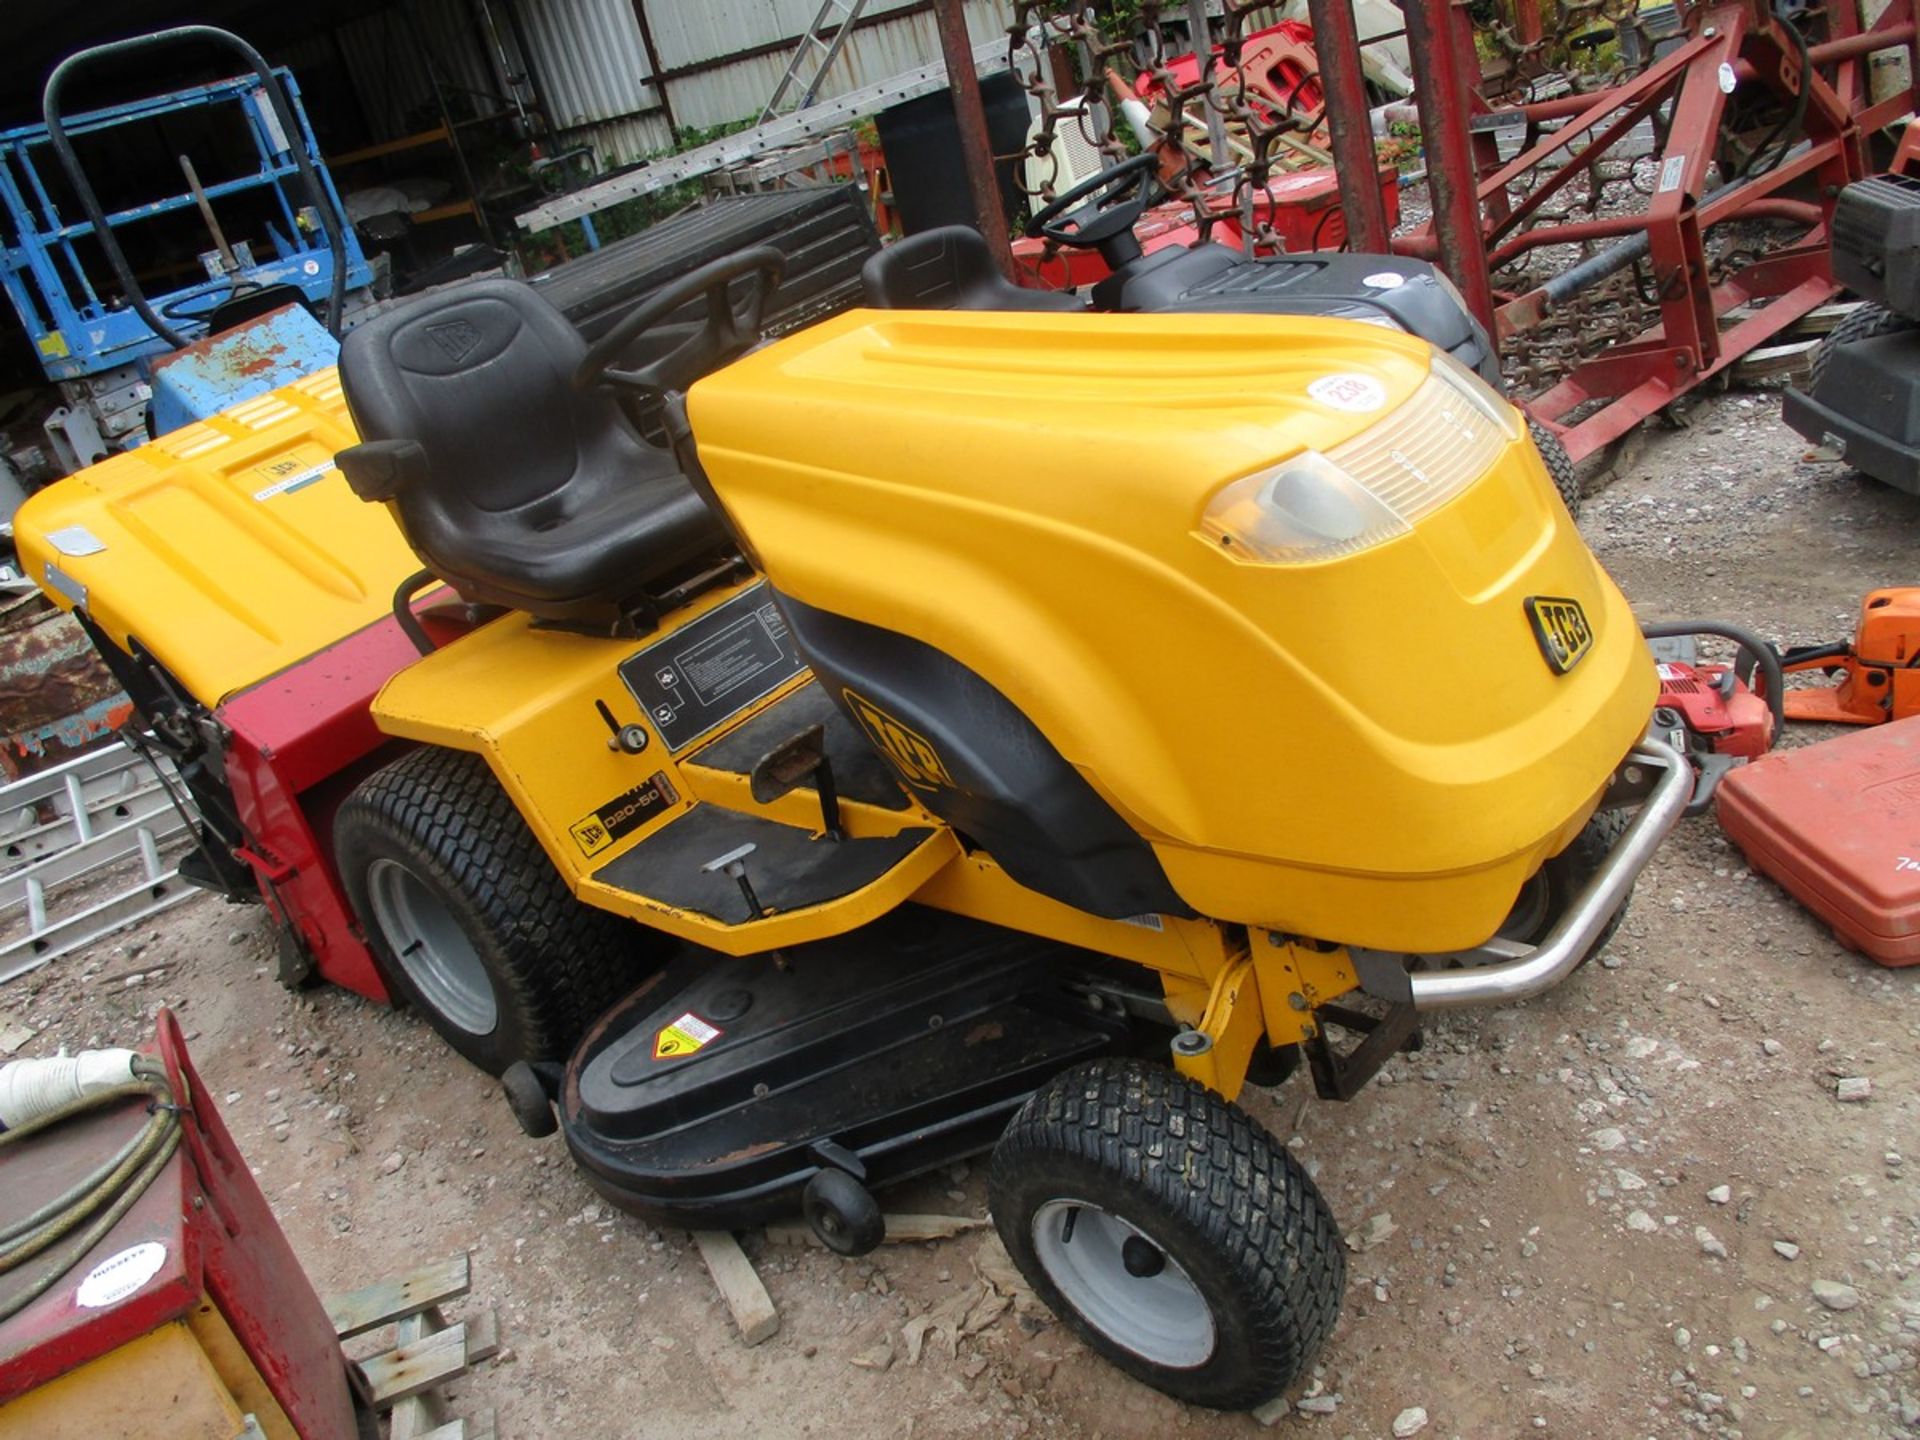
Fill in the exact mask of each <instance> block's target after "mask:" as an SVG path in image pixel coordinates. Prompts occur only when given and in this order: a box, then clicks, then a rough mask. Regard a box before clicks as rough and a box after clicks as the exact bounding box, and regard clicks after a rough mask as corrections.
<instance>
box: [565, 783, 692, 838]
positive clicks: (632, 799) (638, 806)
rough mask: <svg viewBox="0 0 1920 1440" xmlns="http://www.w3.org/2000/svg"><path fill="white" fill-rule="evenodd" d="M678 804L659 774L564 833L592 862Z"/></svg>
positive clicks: (671, 789) (608, 802)
mask: <svg viewBox="0 0 1920 1440" xmlns="http://www.w3.org/2000/svg"><path fill="white" fill-rule="evenodd" d="M679 803H680V792H679V791H677V790H675V789H674V788H673V782H672V781H671V780H669V779H667V772H666V771H664V770H661V771H658V772H656V773H655V774H654V776H653V778H652V779H650V780H647V781H646V782H645V783H643V784H640V785H636V786H634V787H633V789H631V790H626V791H622V792H621V793H620V794H618V795H616V796H614V797H613V799H611V800H609V801H607V803H606V804H604V805H602V806H601V807H600V808H599V809H598V810H595V811H594V812H593V813H592V814H591V815H589V816H587V817H586V818H585V819H584V820H578V821H575V822H574V824H573V825H572V826H571V827H570V828H569V829H568V831H567V833H568V834H570V835H572V836H573V843H574V844H576V845H578V846H579V847H580V853H581V854H582V855H585V856H587V857H588V858H589V859H591V858H592V857H593V856H595V855H598V854H599V853H600V852H601V851H602V850H604V849H606V848H607V847H608V846H609V845H611V844H613V842H614V841H616V840H618V839H620V838H621V837H622V836H625V835H631V834H632V833H633V832H634V831H635V830H638V829H639V828H640V827H641V826H642V825H644V824H646V823H647V822H648V821H649V820H651V819H652V818H653V817H654V816H656V815H658V814H661V813H662V812H664V811H667V810H670V809H672V808H673V807H674V806H675V805H677V804H679Z"/></svg>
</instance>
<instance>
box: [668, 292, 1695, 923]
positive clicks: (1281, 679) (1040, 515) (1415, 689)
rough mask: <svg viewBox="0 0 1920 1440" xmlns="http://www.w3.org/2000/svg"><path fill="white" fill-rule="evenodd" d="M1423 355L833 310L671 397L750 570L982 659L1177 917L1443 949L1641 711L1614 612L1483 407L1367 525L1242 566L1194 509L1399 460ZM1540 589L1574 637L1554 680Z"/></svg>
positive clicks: (1546, 491) (1214, 322)
mask: <svg viewBox="0 0 1920 1440" xmlns="http://www.w3.org/2000/svg"><path fill="white" fill-rule="evenodd" d="M1436 363H1444V362H1436V361H1435V359H1434V356H1433V352H1432V351H1431V350H1430V348H1429V347H1428V346H1427V345H1426V344H1425V343H1424V342H1422V341H1420V340H1417V339H1414V338H1412V337H1409V336H1405V335H1400V334H1397V333H1394V332H1390V331H1386V330H1383V329H1381V328H1378V327H1373V326H1366V325H1360V324H1355V323H1352V322H1347V321H1337V320H1321V319H1308V318H1294V317H1267V316H1233V315H1193V316H1178V315H1152V316H1127V315H1070V316H1062V315H1035V314H998V313H996V314H965V313H950V312H940V313H915V312H860V311H856V312H851V313H849V314H845V315H842V316H840V317H838V318H836V319H833V320H830V321H827V322H825V323H823V324H821V325H818V326H816V327H814V328H812V329H810V330H807V331H804V332H801V333H800V334H798V335H795V336H791V337H789V338H787V339H784V340H782V341H779V342H777V343H775V344H773V345H770V346H767V347H765V348H764V349H762V350H760V351H758V352H756V353H755V354H752V355H750V356H748V357H747V358H745V359H743V360H741V361H739V362H737V363H736V364H734V365H732V366H730V367H729V368H727V369H726V370H723V371H721V372H719V373H717V374H715V375H712V376H709V377H708V378H706V379H704V380H702V381H701V382H699V383H698V384H697V385H696V386H695V387H694V388H693V391H692V393H691V395H690V398H689V410H690V415H691V418H692V423H693V430H694V434H695V436H696V437H697V440H698V444H699V450H700V455H701V459H702V462H703V464H704V466H705V468H706V470H707V473H708V475H709V476H710V477H711V479H712V482H713V485H714V488H715V489H716V491H717V492H718V494H719V496H720V498H721V501H722V502H723V504H724V505H725V506H726V508H727V509H728V511H729V512H730V513H731V515H732V516H733V518H734V520H735V522H736V523H737V525H738V526H739V527H740V529H741V530H742V531H743V532H744V533H745V534H746V536H747V537H748V539H749V541H750V542H751V544H752V545H753V546H754V548H755V550H756V552H757V554H758V557H759V560H760V561H761V563H762V565H763V567H764V569H765V570H766V573H767V574H768V576H769V578H770V579H771V580H772V582H773V584H774V585H775V587H776V588H777V589H778V590H779V591H780V592H782V593H783V594H786V595H789V596H792V597H793V598H795V599H797V600H800V601H802V602H804V603H805V604H807V605H810V606H813V607H815V608H817V609H820V610H825V611H828V612H831V613H833V614H836V615H841V616H846V617H849V618H852V619H856V620H861V621H865V622H867V623H869V624H873V625H879V626H884V627H887V628H889V629H892V630H895V631H898V632H901V633H903V634H906V635H908V636H911V637H912V638H914V639H917V640H919V641H922V642H924V643H926V644H928V645H931V646H933V647H935V648H936V649H938V650H940V651H942V652H944V653H945V654H946V655H948V656H950V657H952V658H953V659H955V660H958V661H959V662H961V663H962V664H964V665H966V666H968V667H969V668H971V669H972V670H974V671H976V672H977V673H978V674H980V675H981V676H983V677H985V678H986V679H987V680H988V681H990V682H991V683H992V684H993V685H994V686H995V687H997V688H998V689H999V690H1000V691H1001V692H1002V693H1003V694H1005V695H1006V696H1007V697H1008V698H1009V699H1011V700H1012V701H1013V702H1014V703H1015V704H1016V705H1018V706H1019V707H1020V709H1021V710H1022V711H1024V712H1025V714H1026V715H1027V716H1028V717H1029V718H1030V719H1032V720H1033V721H1034V723H1035V724H1037V725H1038V726H1039V727H1040V729H1041V730H1042V731H1043V732H1044V733H1045V735H1046V736H1047V737H1048V739H1049V740H1050V741H1051V742H1052V743H1053V745H1054V746H1055V747H1056V748H1057V749H1058V750H1059V751H1060V752H1061V754H1063V755H1064V756H1065V757H1066V758H1067V759H1068V760H1069V761H1070V762H1071V763H1073V764H1074V765H1075V766H1076V767H1078V768H1079V769H1080V771H1081V772H1082V773H1083V774H1084V775H1085V776H1086V777H1087V779H1088V780H1089V781H1090V782H1091V783H1092V784H1093V785H1094V786H1095V788H1096V789H1097V790H1099V791H1100V792H1101V793H1102V794H1103V795H1104V796H1105V797H1106V798H1107V799H1108V800H1109V802H1110V803H1111V804H1113V806H1114V807H1115V808H1116V809H1117V810H1118V811H1119V812H1120V813H1121V814H1122V815H1123V816H1124V817H1126V818H1127V819H1128V820H1129V821H1130V822H1131V823H1132V824H1133V825H1134V826H1135V827H1136V828H1137V829H1139V830H1140V831H1141V832H1142V833H1143V834H1145V835H1146V836H1147V837H1148V839H1149V840H1150V841H1151V842H1152V843H1153V844H1154V847H1155V849H1156V851H1157V853H1158V854H1159V856H1160V859H1161V862H1162V864H1163V865H1164V866H1165V868H1166V871H1167V874H1168V876H1169V878H1170V879H1171V880H1172V881H1173V883H1174V886H1175V888H1176V889H1178V890H1179V891H1180V892H1181V894H1182V896H1183V898H1185V899H1186V900H1187V901H1188V903H1189V904H1191V905H1193V906H1194V908H1195V909H1197V910H1199V911H1200V912H1201V913H1203V914H1207V915H1212V916H1215V917H1217V918H1220V919H1228V920H1239V921H1243V922H1246V923H1250V924H1261V925H1268V926H1274V927H1279V928H1284V929H1288V930H1294V931H1299V932H1302V933H1307V934H1312V935H1316V936H1320V937H1323V938H1328V939H1335V940H1342V941H1346V942H1349V943H1358V944H1366V945H1378V946H1382V947H1385V946H1393V947H1400V948H1421V949H1441V948H1449V947H1452V946H1455V945H1468V944H1475V943H1478V942H1479V941H1481V940H1483V939H1485V938H1486V936H1487V935H1488V934H1490V933H1491V932H1492V931H1493V929H1494V928H1495V927H1496V926H1497V925H1498V923H1499V921H1500V920H1501V919H1502V918H1503V917H1504V915H1505V913H1506V910H1507V908H1508V907H1509V906H1510V904H1511V902H1512V900H1513V898H1514V895H1515V893H1516V892H1517V890H1518V888H1519V886H1520V884H1521V883H1522V882H1523V881H1524V880H1525V879H1526V877H1527V876H1528V875H1530V874H1531V873H1532V872H1533V871H1534V870H1535V869H1537V868H1538V866H1539V864H1540V863H1541V861H1542V860H1544V859H1545V857H1546V856H1547V855H1549V854H1552V853H1554V852H1556V851H1557V850H1559V849H1560V848H1562V847H1564V845H1565V844H1566V843H1567V842H1568V841H1569V840H1570V839H1571V838H1572V835H1573V833H1574V832H1575V831H1576V830H1577V829H1578V827H1579V826H1580V824H1582V823H1583V822H1584V821H1585V819H1586V818H1587V816H1588V815H1589V814H1590V813H1591V811H1592V807H1593V805H1594V803H1595V801H1596V799H1597V797H1598V794H1599V792H1600V790H1601V789H1602V787H1603V786H1604V785H1605V783H1606V781H1607V779H1608V777H1609V775H1610V773H1611V771H1612V769H1613V767H1614V766H1615V765H1616V764H1618V762H1619V761H1620V759H1621V758H1622V756H1623V755H1624V754H1625V752H1626V751H1627V749H1628V748H1629V746H1630V745H1631V744H1632V743H1633V742H1634V740H1635V739H1636V738H1637V737H1638V735H1639V734H1640V733H1641V731H1642V730H1643V729H1644V727H1645V724H1646V720H1647V715H1648V713H1649V708H1650V706H1651V704H1652V702H1653V697H1654V693H1655V690H1656V688H1657V685H1656V680H1655V676H1654V672H1653V667H1652V664H1651V662H1650V661H1649V659H1648V656H1647V652H1646V648H1645V646H1644V645H1643V644H1642V642H1641V639H1640V635H1639V631H1638V628H1637V626H1636V625H1635V623H1634V620H1633V617H1632V615H1631V613H1630V611H1629V610H1628V607H1627V604H1626V601H1625V600H1624V599H1623V597H1622V596H1621V595H1620V593H1619V591H1618V590H1617V589H1616V588H1615V586H1614V585H1613V583H1612V581H1611V580H1610V579H1609V578H1608V577H1607V576H1606V574H1605V573H1604V572H1603V571H1602V570H1601V568H1600V566H1599V565H1598V564H1597V562H1596V561H1595V560H1594V558H1593V556H1592V555H1591V553H1590V552H1589V551H1588V550H1587V548H1586V546H1585V545H1584V543H1582V541H1581V539H1580V536H1579V533H1578V531H1577V530H1576V529H1575V527H1574V525H1573V522H1572V519H1571V517H1570V516H1569V515H1568V514H1567V512H1566V509H1565V507H1564V506H1563V505H1562V504H1561V502H1560V500H1559V498H1558V497H1557V495H1556V493H1555V492H1554V490H1553V487H1552V483H1551V481H1550V480H1549V479H1548V477H1547V475H1546V473H1545V470H1544V468H1543V466H1542V464H1541V462H1540V459H1539V456H1538V454H1537V452H1536V451H1535V450H1534V449H1533V447H1532V445H1531V444H1530V443H1529V442H1528V441H1527V440H1526V439H1525V438H1524V435H1525V432H1524V429H1523V428H1522V427H1521V426H1520V425H1519V423H1518V420H1517V417H1515V416H1514V415H1513V413H1512V412H1511V411H1509V410H1507V408H1506V407H1505V406H1504V402H1499V401H1497V400H1493V401H1489V402H1488V403H1489V404H1491V405H1492V406H1495V407H1497V408H1498V410H1499V412H1500V414H1501V416H1502V417H1503V418H1502V423H1503V425H1504V426H1505V429H1504V430H1503V431H1502V433H1501V437H1500V439H1499V440H1498V443H1497V444H1495V445H1493V446H1491V447H1487V446H1483V447H1482V450H1483V452H1484V454H1485V456H1486V457H1487V462H1486V464H1485V466H1484V473H1481V474H1480V475H1479V476H1478V477H1477V478H1475V479H1473V480H1472V482H1471V483H1470V484H1467V485H1466V486H1465V487H1464V488H1463V489H1462V490H1461V491H1460V493H1458V494H1457V495H1454V496H1453V497H1452V498H1450V499H1448V500H1446V501H1445V503H1443V504H1440V505H1438V506H1437V507H1436V508H1433V509H1431V510H1430V511H1428V512H1427V513H1424V514H1422V515H1421V516H1420V517H1419V518H1418V519H1417V521H1416V522H1414V523H1413V524H1412V525H1411V526H1410V527H1409V529H1408V530H1407V533H1404V534H1401V535H1399V536H1398V537H1397V538H1394V539H1390V540H1387V541H1385V542H1384V543H1380V544H1377V545H1374V546H1372V547H1371V548H1367V549H1363V550H1361V551H1360V552H1359V553H1354V554H1348V555H1344V556H1340V557H1338V558H1333V559H1328V560H1324V561H1320V562H1316V563H1304V564H1263V563H1248V562H1247V561H1246V560H1245V559H1243V558H1240V557H1239V556H1238V555H1236V554H1235V553H1233V552H1232V551H1231V548H1230V547H1223V546H1222V544H1221V543H1219V541H1218V539H1217V538H1216V537H1214V536H1211V535H1209V534H1208V533H1207V531H1206V527H1205V524H1204V523H1203V517H1204V516H1205V515H1206V513H1207V511H1208V507H1209V505H1210V504H1211V503H1212V502H1213V501H1214V499H1215V497H1217V496H1218V495H1219V493H1220V492H1221V490H1222V489H1223V488H1224V487H1226V486H1228V485H1229V484H1231V483H1233V482H1235V481H1238V480H1241V479H1243V478H1244V477H1249V476H1253V475H1256V474H1258V473H1260V472H1262V471H1263V470H1264V469H1266V468H1268V467H1272V466H1274V465H1275V464H1276V462H1279V461H1281V460H1283V459H1285V458H1287V457H1288V456H1291V455H1295V454H1297V453H1298V452H1301V451H1303V450H1315V451H1319V452H1323V453H1326V452H1337V453H1354V452H1356V447H1357V446H1361V445H1365V446H1369V447H1371V449H1370V450H1369V451H1367V452H1366V455H1363V457H1362V458H1367V456H1370V457H1371V458H1370V459H1369V460H1368V463H1371V464H1377V465H1387V466H1388V467H1389V468H1392V466H1394V465H1399V466H1400V468H1402V469H1411V470H1414V471H1418V470H1419V467H1420V466H1421V465H1423V464H1427V463H1428V462H1427V461H1426V460H1424V459H1422V458H1421V457H1423V456H1427V455H1431V454H1438V453H1440V452H1441V451H1444V450H1445V445H1444V444H1441V441H1442V440H1444V439H1445V437H1444V436H1436V434H1435V433H1434V432H1433V430H1432V427H1433V426H1434V425H1436V424H1441V423H1443V422H1444V421H1445V420H1446V417H1445V416H1444V415H1441V416H1440V417H1439V418H1436V416H1435V415H1434V414H1432V413H1429V411H1431V410H1432V406H1431V405H1427V408H1426V409H1423V410H1420V411H1419V413H1418V414H1415V413H1413V412H1414V409H1415V407H1414V402H1415V401H1416V399H1418V398H1419V397H1420V396H1421V395H1422V394H1423V393H1426V392H1425V391H1424V390H1423V387H1425V386H1426V385H1427V383H1428V380H1429V375H1430V372H1431V370H1432V367H1433V366H1434V364H1436ZM1422 404H1426V402H1424V401H1423V402H1422ZM1396 423H1397V424H1400V425H1401V426H1402V429H1403V431H1404V432H1405V433H1404V437H1402V436H1401V435H1399V434H1397V433H1396V432H1394V431H1392V430H1390V429H1388V428H1385V427H1389V426H1391V425H1394V424H1396ZM1436 446H1438V447H1439V449H1438V450H1436V448H1435V447H1436ZM1342 447H1345V448H1344V450H1343V448H1342ZM1353 463H1356V464H1357V463H1358V462H1357V461H1355V462H1353ZM1542 597H1544V598H1548V599H1559V600H1565V601H1571V602H1573V603H1575V604H1577V605H1578V606H1579V607H1580V609H1581V610H1582V611H1583V612H1584V616H1585V619H1586V622H1587V624H1588V625H1589V626H1590V628H1591V632H1592V633H1591V645H1590V647H1589V648H1588V649H1587V650H1586V651H1585V652H1584V653H1583V654H1582V655H1580V656H1579V657H1578V658H1577V660H1576V663H1575V664H1574V665H1573V666H1572V668H1571V669H1569V670H1568V671H1567V673H1564V674H1562V673H1557V672H1556V669H1555V668H1554V666H1553V664H1552V662H1551V660H1550V658H1549V657H1548V655H1547V654H1546V652H1545V650H1544V649H1543V648H1542V646H1543V642H1542V641H1540V640H1538V639H1536V635H1535V632H1534V628H1533V622H1532V620H1531V619H1530V615H1529V611H1528V608H1527V605H1526V602H1527V601H1528V600H1529V599H1538V598H1542Z"/></svg>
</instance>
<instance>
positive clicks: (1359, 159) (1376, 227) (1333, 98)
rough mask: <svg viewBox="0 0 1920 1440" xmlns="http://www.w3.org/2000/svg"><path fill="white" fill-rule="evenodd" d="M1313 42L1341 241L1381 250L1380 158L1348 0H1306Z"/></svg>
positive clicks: (1384, 240) (1384, 232) (1384, 233)
mask: <svg viewBox="0 0 1920 1440" xmlns="http://www.w3.org/2000/svg"><path fill="white" fill-rule="evenodd" d="M1307 18H1308V20H1309V21H1310V22H1311V23H1312V25H1313V48H1314V51H1315V52H1316V53H1317V54H1318V55H1319V57H1320V86H1321V89H1322V91H1323V92H1324V93H1325V95H1326V97H1327V127H1328V130H1329V132H1330V138H1331V139H1332V142H1333V173H1334V176H1335V178H1336V179H1338V180H1339V182H1340V208H1341V210H1342V211H1344V212H1345V214H1346V220H1347V244H1348V247H1349V248H1350V249H1353V250H1358V251H1362V252H1363V253H1366V254H1369V255H1384V254H1386V253H1387V247H1388V243H1389V241H1391V239H1392V235H1391V233H1390V232H1389V231H1388V229H1387V207H1386V202H1385V201H1383V200H1382V199H1381V198H1380V161H1379V158H1378V157H1377V156H1376V155H1375V154H1374V151H1373V124H1372V121H1371V120H1370V118H1369V117H1368V115H1367V87H1366V80H1365V77H1364V76H1363V75H1362V73H1361V69H1360V29H1359V27H1358V26H1357V25H1356V24H1355V23H1354V18H1353V3H1352V0H1307Z"/></svg>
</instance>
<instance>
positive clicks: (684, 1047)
mask: <svg viewBox="0 0 1920 1440" xmlns="http://www.w3.org/2000/svg"><path fill="white" fill-rule="evenodd" d="M720 1034H721V1031H720V1027H719V1026H718V1025H709V1024H708V1023H707V1022H706V1021H704V1020H702V1019H701V1018H700V1017H699V1016H698V1015H696V1014H694V1013H693V1012H692V1011H691V1010H689V1011H687V1013H686V1014H684V1015H682V1016H681V1017H680V1018H679V1019H678V1020H676V1021H674V1022H673V1023H672V1024H671V1025H662V1026H661V1027H660V1029H659V1031H658V1032H657V1033H656V1034H655V1035H654V1037H653V1058H654V1059H656V1060H684V1059H686V1058H687V1056H689V1055H697V1054H699V1053H700V1052H701V1051H702V1050H704V1049H706V1048H707V1046H709V1045H711V1044H712V1043H713V1042H714V1041H716V1040H718V1039H719V1038H720Z"/></svg>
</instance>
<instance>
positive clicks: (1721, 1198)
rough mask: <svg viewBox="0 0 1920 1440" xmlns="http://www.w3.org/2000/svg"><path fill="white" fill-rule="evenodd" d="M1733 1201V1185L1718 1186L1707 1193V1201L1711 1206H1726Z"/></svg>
mask: <svg viewBox="0 0 1920 1440" xmlns="http://www.w3.org/2000/svg"><path fill="white" fill-rule="evenodd" d="M1731 1199H1733V1187H1732V1186H1731V1185H1716V1186H1714V1187H1713V1188H1712V1189H1711V1190H1709V1191H1707V1200H1708V1202H1709V1203H1710V1204H1714V1205H1724V1204H1726V1203H1727V1202H1728V1201H1729V1200H1731Z"/></svg>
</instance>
